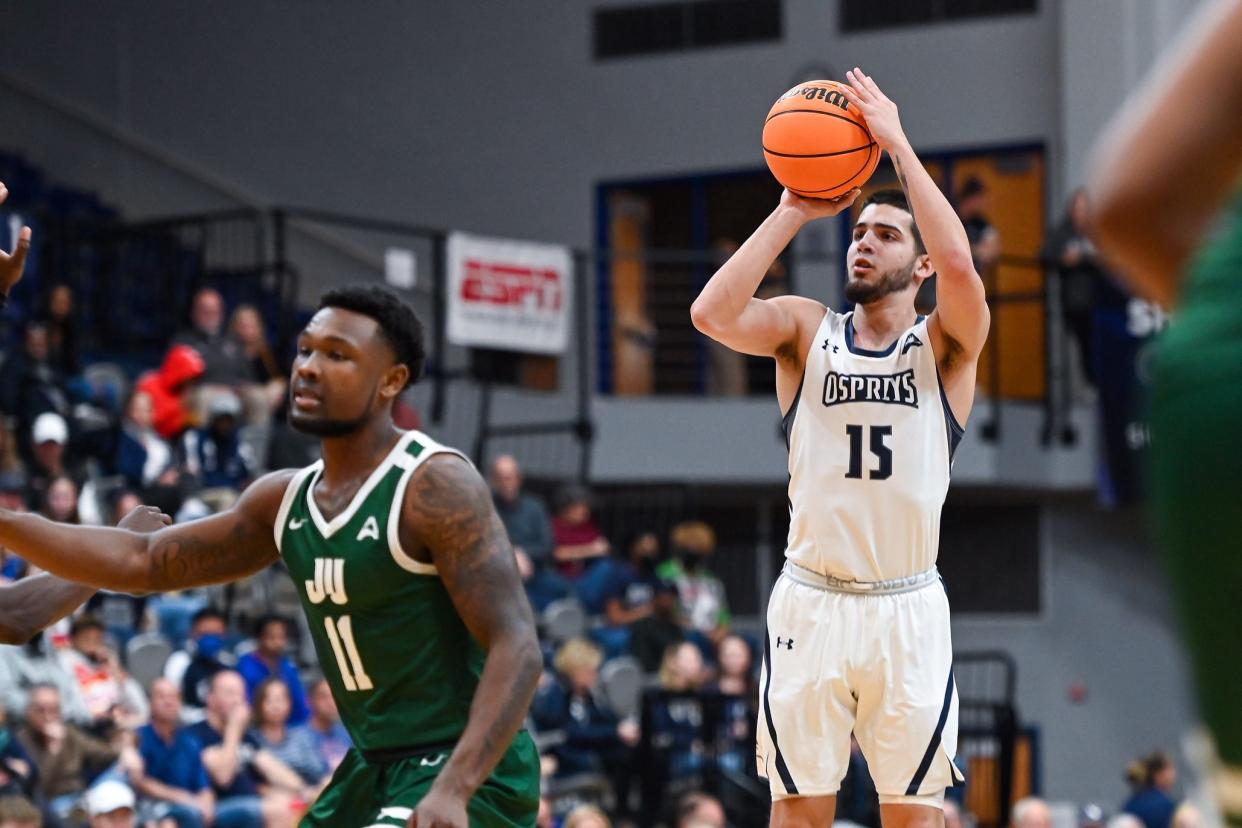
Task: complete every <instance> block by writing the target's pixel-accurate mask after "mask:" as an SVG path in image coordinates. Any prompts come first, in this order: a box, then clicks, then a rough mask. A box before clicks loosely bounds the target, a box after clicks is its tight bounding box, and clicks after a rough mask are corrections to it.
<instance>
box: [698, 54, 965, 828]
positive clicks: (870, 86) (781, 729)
mask: <svg viewBox="0 0 1242 828" xmlns="http://www.w3.org/2000/svg"><path fill="white" fill-rule="evenodd" d="M846 77H847V80H848V84H849V85H848V87H847V88H846V90H845V92H846V97H847V98H848V100H849V105H850V106H853V107H856V108H857V110H858V111H859V112H861V113H862V114H863V116H864V117H865V118H866V121H867V126H868V128H869V130H870V131H871V134H872V135H873V137H874V139H875V141H876V142H877V143H878V144H879V146H880V148H881V149H883V150H884V151H886V152H887V153H888V154H889V157H890V158H891V159H892V161H893V165H894V167H895V168H896V171H897V176H898V178H899V180H900V181H901V187H902V191H897V190H889V191H882V192H878V193H875V194H874V195H872V196H870V197H869V198H868V199H867V201H866V202H865V204H864V206H863V209H862V212H861V214H860V215H859V218H858V222H857V224H855V226H854V228H853V236H852V239H853V240H852V242H851V244H850V247H849V251H848V253H847V254H846V269H847V273H848V282H847V284H846V287H845V295H846V298H847V299H849V300H850V301H851V302H853V303H854V304H855V308H854V310H853V311H852V312H849V313H838V312H836V311H833V310H831V309H829V308H825V307H824V305H822V304H820V303H819V302H817V301H815V300H813V299H808V298H804V297H798V296H781V297H776V298H773V299H767V300H763V299H757V298H755V296H754V293H755V290H756V289H757V288H758V286H759V284H760V283H761V282H762V280H763V277H764V274H765V273H766V272H767V270H768V267H769V266H770V265H771V264H772V262H773V261H774V260H775V259H776V257H777V256H778V255H779V254H780V252H781V251H782V250H784V248H785V247H786V246H787V245H788V244H789V242H790V241H791V240H792V239H793V237H794V235H795V234H796V233H797V232H798V231H799V230H800V229H801V228H802V227H803V226H804V225H805V224H806V223H807V222H810V221H814V220H815V219H819V218H825V217H828V216H835V215H837V214H839V213H841V212H842V211H844V210H846V209H847V208H848V207H849V206H850V205H851V204H852V203H853V201H854V200H855V199H856V198H857V197H858V191H857V190H853V191H851V192H849V193H847V194H845V195H844V196H842V197H841V198H839V199H838V200H835V201H823V200H816V199H807V198H802V197H799V196H795V195H793V194H792V193H790V192H789V191H786V192H785V193H784V194H783V195H782V196H781V201H780V204H779V206H777V208H776V210H774V211H773V212H772V214H771V215H770V216H769V217H768V218H767V219H766V220H765V221H764V222H763V224H761V225H760V226H759V228H758V229H757V230H756V231H755V233H754V234H753V235H752V236H751V237H750V238H749V239H748V240H747V241H746V243H745V244H743V245H742V247H741V248H739V249H738V251H737V252H736V253H735V254H734V255H733V257H732V258H731V259H730V260H729V261H728V262H726V263H725V264H724V266H723V267H721V268H720V270H719V271H717V272H716V274H715V275H714V276H713V277H712V278H711V280H710V281H709V282H708V283H707V285H706V287H704V288H703V292H702V294H701V295H700V296H699V298H698V299H697V300H696V301H695V302H694V305H693V307H692V308H691V315H692V317H693V319H694V324H695V326H696V327H697V328H698V329H699V330H700V331H702V332H703V333H705V334H707V335H708V336H710V337H712V338H713V339H715V340H717V341H719V342H721V343H722V344H724V345H726V346H728V347H730V348H733V349H734V350H737V351H741V352H742V353H747V354H754V355H758V356H770V357H772V358H774V359H775V360H776V388H777V398H778V401H779V403H780V406H781V410H782V411H783V412H784V426H785V435H786V439H787V442H788V445H789V475H790V482H789V502H790V509H791V519H790V529H789V539H788V548H787V550H786V558H787V560H786V563H785V567H784V571H783V572H782V574H781V576H780V578H779V579H778V580H777V582H776V585H775V587H774V588H773V590H772V596H771V599H770V602H769V604H768V617H767V633H766V640H765V642H764V654H763V674H762V677H761V692H762V699H761V704H760V713H759V722H758V733H759V737H758V746H757V754H758V755H757V761H758V764H759V771H760V773H761V774H763V775H764V776H766V777H767V779H768V780H769V784H770V786H771V790H772V799H773V804H772V820H771V824H772V825H773V826H781V827H782V828H784V826H824V825H828V824H830V823H831V822H832V818H833V814H834V811H835V807H836V793H837V791H838V789H839V787H840V784H841V780H842V778H843V777H844V775H845V770H846V765H847V763H848V759H849V753H850V733H851V731H853V733H854V734H855V735H856V736H857V738H858V742H859V744H860V745H861V746H862V749H863V753H864V754H865V756H866V759H867V763H868V765H869V767H870V770H871V775H872V777H873V778H874V780H875V785H876V790H877V792H878V793H879V796H880V811H881V817H882V819H883V822H884V825H885V826H886V828H902V827H903V826H933V825H934V826H942V825H944V814H943V802H944V792H945V788H946V787H948V786H950V785H955V784H957V783H959V782H960V781H961V779H962V777H961V774H960V772H959V771H958V770H957V768H956V766H955V765H954V763H953V759H954V755H955V753H956V749H957V691H956V687H955V685H954V682H953V672H952V646H951V642H950V632H949V607H948V600H947V598H946V596H945V592H944V589H943V587H942V585H941V583H940V579H939V577H938V575H937V572H936V567H935V565H936V554H937V547H938V543H939V534H940V510H941V507H942V506H943V504H944V498H945V493H946V491H947V489H948V485H949V470H950V466H951V464H952V459H953V451H954V449H955V448H956V446H957V444H958V442H959V441H960V439H961V436H962V434H963V430H962V426H963V425H964V424H965V423H966V420H967V418H968V417H969V415H970V409H971V405H972V403H973V400H974V389H975V371H976V364H977V362H978V358H979V353H980V351H981V350H982V348H983V344H984V340H985V339H986V337H987V332H988V324H989V312H988V307H987V304H986V301H985V297H984V290H983V284H982V282H981V281H980V279H979V276H978V274H977V273H976V272H975V269H974V265H973V263H972V261H971V256H970V244H969V242H968V241H967V238H966V231H965V229H964V228H963V227H962V223H961V221H959V220H958V218H957V215H956V214H955V213H954V211H953V208H952V207H951V206H950V204H949V202H948V201H947V200H946V199H945V197H944V195H943V194H942V193H941V192H940V190H939V188H938V187H937V186H936V184H935V182H934V181H932V179H931V177H930V176H929V175H928V174H927V172H926V171H925V170H924V169H923V166H922V164H921V163H920V162H919V159H918V157H917V156H916V155H915V153H914V150H913V149H912V148H911V147H910V143H909V141H908V140H907V139H906V136H905V134H904V132H903V131H902V127H901V122H900V119H899V117H898V112H897V106H896V104H894V103H893V102H892V101H891V100H889V99H888V98H887V97H886V96H885V95H884V93H883V92H882V91H881V90H880V88H879V87H878V86H877V85H876V83H875V81H873V80H872V79H871V78H870V77H868V76H867V75H865V74H863V73H862V71H861V70H859V69H854V70H853V71H851V72H848V73H847V74H846ZM933 273H935V274H937V276H938V279H937V282H938V284H937V293H938V301H937V307H936V310H935V311H934V312H933V313H932V314H931V316H930V317H927V318H923V317H920V316H919V315H918V313H917V312H916V311H915V308H914V297H915V294H916V292H917V291H918V288H919V285H920V284H922V283H923V282H924V281H925V280H926V279H927V278H928V277H930V276H931V275H932V274H933Z"/></svg>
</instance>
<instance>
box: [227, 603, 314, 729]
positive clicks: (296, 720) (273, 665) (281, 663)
mask: <svg viewBox="0 0 1242 828" xmlns="http://www.w3.org/2000/svg"><path fill="white" fill-rule="evenodd" d="M254 637H255V642H256V643H257V645H258V646H257V647H255V649H254V650H253V651H252V652H249V653H246V654H245V655H244V656H242V657H241V658H240V659H239V660H238V662H237V672H239V673H241V674H242V678H244V679H245V680H246V696H247V698H248V699H249V700H250V702H251V704H253V703H254V691H255V690H257V689H258V687H259V685H260V684H262V683H263V680H264V679H267V678H271V677H272V676H275V677H277V678H279V679H282V680H283V681H284V682H285V684H286V685H287V686H288V687H289V698H290V700H291V702H292V705H293V707H292V710H291V711H290V713H289V724H291V725H300V724H302V723H304V722H305V721H306V719H307V718H308V717H309V716H310V708H309V707H307V705H306V690H305V688H303V687H302V678H301V676H299V675H298V668H297V667H296V666H295V665H294V663H293V661H292V660H291V659H290V658H289V656H288V655H286V653H287V652H288V649H289V622H288V621H287V620H286V619H284V618H281V617H280V616H278V615H268V616H264V617H263V618H260V619H259V621H258V623H257V624H256V625H255V633H254Z"/></svg>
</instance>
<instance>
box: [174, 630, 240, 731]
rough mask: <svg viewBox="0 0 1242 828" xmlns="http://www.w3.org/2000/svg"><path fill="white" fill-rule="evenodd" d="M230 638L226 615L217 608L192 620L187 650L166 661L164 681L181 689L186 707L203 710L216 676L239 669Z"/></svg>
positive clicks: (178, 651) (185, 648)
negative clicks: (229, 646) (228, 637)
mask: <svg viewBox="0 0 1242 828" xmlns="http://www.w3.org/2000/svg"><path fill="white" fill-rule="evenodd" d="M227 636H228V624H227V623H226V621H225V618H224V613H222V612H220V610H218V609H216V608H215V607H203V608H202V609H200V610H199V611H198V612H196V613H194V617H193V619H192V620H191V621H190V637H189V639H188V640H187V641H186V644H185V647H183V648H182V649H180V650H177V651H176V652H174V653H173V654H172V655H170V656H169V657H168V661H166V662H164V678H166V679H168V680H169V681H171V682H172V683H173V685H174V686H175V687H178V688H180V690H181V698H182V700H183V701H184V703H185V705H186V707H190V708H194V709H195V710H201V709H202V708H203V706H204V705H205V704H206V703H207V691H208V688H209V686H210V684H211V679H212V677H213V676H214V675H215V674H216V673H219V672H220V671H221V670H229V669H233V668H235V667H236V666H237V659H236V658H234V657H233V653H232V652H230V651H229V649H228V646H227V644H228V639H227Z"/></svg>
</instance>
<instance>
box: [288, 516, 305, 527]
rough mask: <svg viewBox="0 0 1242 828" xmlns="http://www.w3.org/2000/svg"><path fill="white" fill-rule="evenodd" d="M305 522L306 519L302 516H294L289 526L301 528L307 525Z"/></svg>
mask: <svg viewBox="0 0 1242 828" xmlns="http://www.w3.org/2000/svg"><path fill="white" fill-rule="evenodd" d="M305 523H306V521H305V520H303V519H302V518H294V519H293V520H291V521H289V528H290V529H301V528H302V526H303V525H305Z"/></svg>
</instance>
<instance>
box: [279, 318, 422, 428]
mask: <svg viewBox="0 0 1242 828" xmlns="http://www.w3.org/2000/svg"><path fill="white" fill-rule="evenodd" d="M392 368H393V353H392V351H391V349H390V348H389V347H388V345H387V344H386V343H385V342H384V341H383V338H382V334H381V332H380V327H379V323H378V322H376V321H375V320H374V319H372V318H371V317H369V316H364V315H362V314H360V313H354V312H352V311H347V310H342V309H340V308H324V309H323V310H321V311H319V312H318V313H316V314H315V315H314V317H312V318H311V321H310V322H309V323H307V325H306V328H305V329H303V331H302V333H301V334H300V335H299V336H298V352H297V356H296V357H295V358H294V360H293V374H292V377H291V378H290V381H289V401H290V408H289V423H290V424H291V425H292V426H293V427H294V428H296V429H298V430H299V431H304V432H306V433H308V434H315V435H318V436H320V437H334V436H341V435H345V434H350V433H353V432H354V431H357V430H358V429H359V428H361V427H362V425H363V424H364V423H365V422H366V421H367V420H368V419H369V418H370V417H371V416H372V414H373V413H374V412H375V411H376V410H377V409H378V408H379V406H380V405H381V404H382V403H384V402H387V401H388V400H391V398H392V397H393V396H395V395H396V394H397V393H400V390H401V389H400V388H399V387H398V388H396V390H395V391H392V389H390V388H387V389H385V388H382V387H381V386H383V385H384V378H385V373H386V372H390V371H391V369H392ZM381 397H384V399H381Z"/></svg>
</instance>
